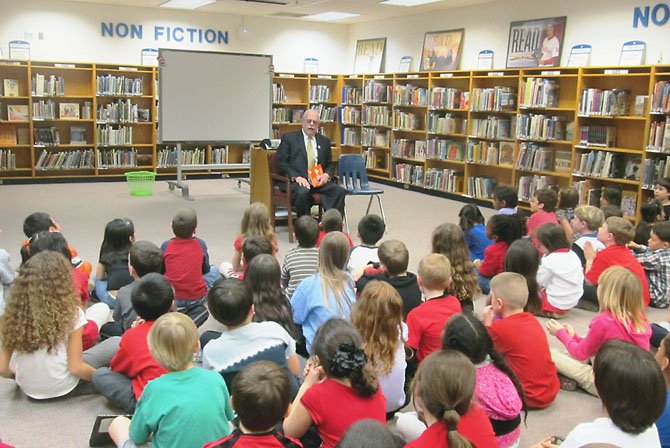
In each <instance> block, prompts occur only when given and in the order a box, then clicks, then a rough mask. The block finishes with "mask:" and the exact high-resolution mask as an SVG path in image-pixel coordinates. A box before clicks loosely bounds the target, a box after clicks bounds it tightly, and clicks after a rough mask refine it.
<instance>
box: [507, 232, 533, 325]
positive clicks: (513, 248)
mask: <svg viewBox="0 0 670 448" xmlns="http://www.w3.org/2000/svg"><path fill="white" fill-rule="evenodd" d="M538 269H540V254H539V253H537V249H536V248H535V246H534V245H533V243H532V242H531V241H530V240H528V239H523V238H522V239H520V240H516V241H514V242H513V243H512V244H510V246H509V249H507V254H506V255H505V272H516V273H517V274H521V275H523V276H524V278H525V279H526V284H527V285H528V301H527V302H526V306H525V307H523V310H524V311H527V312H529V313H531V314H534V315H536V316H537V315H538V314H539V313H540V312H541V310H542V297H541V296H540V287H539V285H538V284H537V271H538Z"/></svg>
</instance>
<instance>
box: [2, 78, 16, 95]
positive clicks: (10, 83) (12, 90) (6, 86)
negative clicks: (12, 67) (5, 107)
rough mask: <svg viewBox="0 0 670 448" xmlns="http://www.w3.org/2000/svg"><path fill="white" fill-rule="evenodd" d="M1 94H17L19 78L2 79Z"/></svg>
mask: <svg viewBox="0 0 670 448" xmlns="http://www.w3.org/2000/svg"><path fill="white" fill-rule="evenodd" d="M2 86H3V96H19V80H18V79H3V80H2Z"/></svg>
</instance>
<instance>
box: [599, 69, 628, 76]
mask: <svg viewBox="0 0 670 448" xmlns="http://www.w3.org/2000/svg"><path fill="white" fill-rule="evenodd" d="M605 74H606V75H627V74H628V70H627V69H625V68H608V69H606V70H605Z"/></svg>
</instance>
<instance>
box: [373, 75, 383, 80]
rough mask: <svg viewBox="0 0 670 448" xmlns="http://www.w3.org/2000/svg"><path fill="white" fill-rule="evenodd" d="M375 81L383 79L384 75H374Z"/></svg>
mask: <svg viewBox="0 0 670 448" xmlns="http://www.w3.org/2000/svg"><path fill="white" fill-rule="evenodd" d="M375 79H384V75H375Z"/></svg>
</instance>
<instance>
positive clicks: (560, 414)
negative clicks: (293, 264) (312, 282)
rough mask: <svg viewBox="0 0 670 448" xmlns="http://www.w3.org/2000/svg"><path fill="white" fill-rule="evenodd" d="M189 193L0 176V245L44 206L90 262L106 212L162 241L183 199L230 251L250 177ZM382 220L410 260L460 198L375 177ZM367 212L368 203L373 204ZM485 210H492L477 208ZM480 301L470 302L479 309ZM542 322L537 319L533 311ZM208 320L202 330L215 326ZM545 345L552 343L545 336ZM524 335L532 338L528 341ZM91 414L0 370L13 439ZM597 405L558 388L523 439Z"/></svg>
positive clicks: (357, 211) (554, 430) (225, 253)
mask: <svg viewBox="0 0 670 448" xmlns="http://www.w3.org/2000/svg"><path fill="white" fill-rule="evenodd" d="M189 186H190V191H191V196H192V197H193V199H194V200H193V201H185V200H183V199H182V198H181V196H180V195H179V192H178V191H177V192H169V191H168V189H167V186H166V183H165V182H158V183H157V184H156V188H155V193H154V195H153V196H148V197H132V196H130V195H129V194H128V189H127V186H126V184H125V183H121V182H100V183H73V184H43V185H0V192H1V193H2V194H1V197H2V200H0V229H1V230H2V233H0V247H2V248H4V249H6V250H7V251H8V252H9V253H10V256H11V257H12V259H13V260H12V261H13V264H14V265H15V266H18V262H19V260H20V258H19V247H20V244H21V241H22V240H23V239H24V236H23V233H22V229H21V226H22V222H23V219H24V218H25V217H26V216H27V215H28V214H30V213H32V212H34V211H45V212H48V213H50V214H51V215H52V216H53V217H54V218H55V219H56V220H57V221H58V223H59V224H60V225H61V228H62V231H63V234H64V235H65V236H66V238H67V239H68V241H69V242H70V244H71V245H73V246H74V247H75V248H77V249H78V250H79V253H80V255H81V256H82V258H84V259H86V260H89V261H91V262H92V263H95V262H96V261H97V256H98V251H99V248H100V243H101V241H102V235H103V230H104V226H105V224H106V223H107V222H108V221H109V220H111V219H113V218H123V217H127V218H130V219H131V220H132V221H133V222H134V223H135V234H136V238H137V239H138V240H142V239H145V240H150V241H153V242H154V243H156V244H160V243H161V242H163V241H164V240H166V239H168V238H170V237H171V236H172V234H171V230H170V222H171V218H172V215H173V214H174V213H175V212H176V211H177V210H178V209H179V208H181V207H192V208H194V209H195V210H196V211H197V212H198V222H199V225H198V231H197V233H198V236H199V237H201V238H202V239H204V240H205V241H206V242H207V245H208V247H209V254H210V257H211V260H212V263H215V264H219V263H221V262H223V261H227V260H230V259H231V256H232V245H233V240H234V238H235V236H236V235H237V233H238V230H239V224H240V219H241V216H242V213H243V211H244V208H245V207H246V206H247V205H248V203H249V190H248V186H247V185H245V184H243V185H242V187H241V188H239V189H238V187H237V181H236V180H235V179H222V180H194V181H189ZM383 188H384V189H385V194H384V205H385V211H386V216H387V223H388V234H387V236H386V237H385V238H388V239H391V238H392V239H399V240H402V241H404V242H405V244H407V246H408V248H409V251H410V269H411V270H413V271H416V266H417V265H418V262H419V260H420V259H421V257H422V256H424V255H425V254H427V253H428V252H429V251H430V235H431V232H432V230H433V229H434V228H435V227H436V226H437V225H439V224H441V223H443V222H453V223H456V222H457V221H458V210H459V209H460V208H461V207H462V205H463V204H462V203H460V202H456V201H451V200H447V199H442V198H436V197H432V196H427V195H423V194H420V193H414V192H410V191H407V190H404V189H400V188H394V187H388V186H383ZM366 204H367V200H366V199H364V198H349V199H348V200H347V211H348V214H349V217H350V220H351V229H352V238H355V236H356V235H355V233H356V232H355V230H354V229H355V228H356V225H357V223H358V220H359V219H360V217H361V216H362V215H363V213H364V212H365V205H366ZM373 211H375V209H374V206H373ZM482 211H483V213H484V215H485V216H486V217H488V216H490V215H491V214H492V213H493V210H487V209H482ZM277 236H278V240H279V253H278V258H279V260H282V259H283V257H284V254H285V253H286V252H287V251H288V250H289V249H290V248H291V247H292V244H290V243H289V242H288V234H287V230H286V227H278V228H277ZM482 302H483V300H479V301H478V302H477V303H476V309H477V310H481V308H482V307H483V304H482ZM648 316H649V318H650V320H651V321H652V322H654V321H660V320H663V319H665V318H666V312H665V311H662V310H653V309H650V310H649V311H648ZM592 317H593V314H592V313H588V312H586V311H581V310H574V311H572V312H571V313H570V316H568V317H567V318H566V319H565V320H566V322H569V323H571V324H572V325H573V326H574V327H575V328H576V330H577V332H578V333H580V334H583V333H585V332H586V329H587V327H588V323H589V321H590V319H591V318H592ZM540 320H541V321H542V323H543V324H544V321H545V320H544V319H540ZM216 326H217V324H216V323H213V322H211V321H208V322H207V323H206V324H205V325H204V326H203V327H201V329H205V328H214V327H216ZM549 341H550V343H551V344H552V345H554V346H558V345H559V344H558V343H557V341H556V340H555V338H553V337H551V336H549ZM529 343H533V342H532V341H529ZM98 413H117V411H116V410H114V409H112V408H111V407H109V406H108V405H107V403H106V402H105V400H104V399H103V398H101V397H100V396H87V397H79V398H71V399H56V400H48V401H44V402H36V401H33V400H29V399H27V398H26V397H25V395H23V394H22V393H21V391H20V390H19V389H18V388H17V387H16V386H15V384H14V382H13V381H11V380H6V379H0V438H1V439H2V440H3V441H4V442H6V443H9V444H12V445H14V446H16V447H19V448H29V447H43V446H47V445H49V446H57V447H63V448H67V447H84V446H88V437H89V435H90V432H91V428H92V426H93V422H94V421H95V416H96V415H97V414H98ZM601 414H602V411H601V406H600V402H599V400H597V399H596V398H594V397H591V396H589V395H586V394H584V393H581V392H564V391H561V392H560V393H559V395H558V398H557V399H556V401H555V402H554V404H553V405H551V406H550V407H549V408H548V409H545V410H542V411H531V412H529V413H528V417H527V419H526V421H525V425H524V427H523V430H522V437H521V447H528V446H531V445H532V444H533V443H535V442H537V441H538V440H540V439H541V438H543V437H544V436H548V435H565V434H566V433H567V432H569V431H570V429H571V428H572V427H574V426H575V425H576V424H578V423H581V422H584V421H590V420H593V419H594V418H596V417H598V416H600V415H601Z"/></svg>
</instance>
